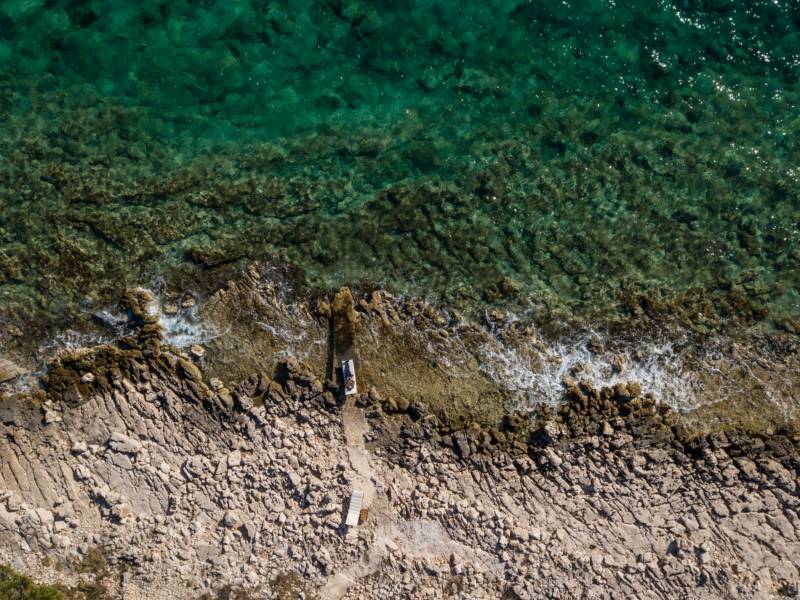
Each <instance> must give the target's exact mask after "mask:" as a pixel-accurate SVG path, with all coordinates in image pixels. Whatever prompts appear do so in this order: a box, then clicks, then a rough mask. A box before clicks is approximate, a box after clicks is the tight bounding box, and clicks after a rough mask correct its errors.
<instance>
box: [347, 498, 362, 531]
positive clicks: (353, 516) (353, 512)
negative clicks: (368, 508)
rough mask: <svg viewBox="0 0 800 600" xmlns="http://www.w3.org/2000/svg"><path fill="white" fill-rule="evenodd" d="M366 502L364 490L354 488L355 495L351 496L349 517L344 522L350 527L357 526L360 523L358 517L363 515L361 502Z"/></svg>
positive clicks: (348, 510)
mask: <svg viewBox="0 0 800 600" xmlns="http://www.w3.org/2000/svg"><path fill="white" fill-rule="evenodd" d="M362 502H364V491H363V490H353V495H352V496H350V506H349V507H348V509H347V518H346V519H345V520H344V524H345V525H347V526H348V527H355V526H356V525H358V519H359V517H360V516H361V503H362Z"/></svg>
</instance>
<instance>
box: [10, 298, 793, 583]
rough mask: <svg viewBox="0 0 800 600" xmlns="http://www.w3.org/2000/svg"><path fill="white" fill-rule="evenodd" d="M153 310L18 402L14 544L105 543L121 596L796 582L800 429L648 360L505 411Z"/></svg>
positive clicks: (28, 553) (23, 565)
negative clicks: (679, 382)
mask: <svg viewBox="0 0 800 600" xmlns="http://www.w3.org/2000/svg"><path fill="white" fill-rule="evenodd" d="M139 298H140V301H141V300H142V299H145V300H146V297H145V296H144V295H142V294H139ZM133 302H137V300H135V299H134V300H133ZM142 314H143V318H142V323H141V324H140V326H139V329H138V330H137V331H136V332H135V333H134V334H133V335H131V336H129V337H128V338H126V340H123V341H122V342H120V343H119V344H117V345H115V346H101V347H98V348H94V349H88V350H80V351H74V352H71V353H64V354H62V356H61V357H60V359H59V361H58V362H57V363H56V364H55V365H54V366H53V369H52V370H51V373H50V377H49V379H48V380H47V382H46V383H47V387H46V390H45V392H40V393H34V394H32V395H31V396H30V397H29V398H28V400H27V402H23V401H22V400H20V399H18V400H16V401H15V402H16V409H15V411H13V412H11V411H5V412H4V415H7V416H4V417H3V420H2V425H0V430H1V431H2V438H0V439H1V440H2V441H0V456H2V463H0V559H1V560H2V561H4V562H9V563H11V564H12V565H13V566H15V567H16V568H18V569H21V570H24V571H26V572H28V573H31V574H34V575H35V576H37V577H38V578H40V579H45V580H54V579H58V580H62V581H63V580H66V581H68V582H69V581H74V580H78V579H80V578H81V577H85V576H84V575H81V574H79V573H77V569H76V568H75V565H76V564H78V563H79V562H80V561H81V559H82V557H85V556H86V555H87V554H89V553H91V552H93V551H94V550H95V549H98V548H99V549H101V550H102V552H103V553H104V555H105V556H107V557H108V560H109V562H110V565H111V567H112V569H111V570H110V573H111V574H110V575H109V583H108V594H109V595H110V596H111V597H119V598H135V597H187V598H191V597H199V596H200V595H201V594H202V593H205V592H212V591H215V590H219V589H221V588H222V587H223V586H226V585H230V586H232V587H233V588H234V589H236V588H242V589H244V590H246V591H248V592H249V593H250V594H252V596H254V597H264V598H270V597H287V596H285V595H284V596H281V594H286V593H287V590H293V593H294V594H297V593H300V592H302V593H305V594H306V597H318V598H398V597H403V598H441V597H460V598H499V597H509V598H511V597H519V598H538V597H574V598H578V597H587V596H589V597H620V596H635V597H665V596H670V597H742V598H748V597H752V598H756V597H759V598H760V597H771V596H778V597H780V596H791V594H793V593H796V582H797V581H798V577H800V572H798V567H797V563H796V560H795V557H796V556H798V555H799V554H800V530H799V529H798V514H799V513H798V511H800V500H799V499H798V493H799V492H800V487H798V481H800V480H799V479H798V467H799V466H800V458H798V450H797V440H796V439H793V438H792V434H791V432H789V431H787V432H784V433H780V432H779V433H777V434H775V435H773V436H769V437H763V438H762V437H757V436H753V435H749V434H748V435H745V434H738V433H736V432H735V431H731V432H729V433H727V434H716V435H712V436H697V435H695V434H694V433H692V432H690V431H688V430H686V429H685V427H684V426H683V424H682V423H683V422H682V420H681V419H679V418H678V417H677V416H676V415H675V414H674V413H672V412H671V411H670V410H669V409H667V408H666V407H664V406H661V405H659V404H657V403H656V402H655V400H654V399H653V398H652V397H642V394H641V390H640V389H639V388H638V387H637V385H636V384H624V385H623V384H619V385H617V386H616V387H614V388H610V387H607V388H601V389H597V388H594V387H592V385H590V384H588V383H586V382H582V381H580V380H575V381H566V382H565V396H566V402H565V403H564V404H563V405H562V406H561V408H560V409H558V410H547V409H541V410H540V411H539V412H538V414H534V415H522V414H508V415H506V417H505V418H504V419H502V421H501V422H500V423H499V424H498V426H497V427H496V428H487V427H485V426H483V425H477V424H475V423H469V422H466V423H465V422H463V420H462V419H447V418H446V417H445V416H444V415H441V414H438V415H437V414H436V413H435V412H433V411H430V410H427V409H426V407H425V406H423V404H422V403H421V402H419V401H416V400H415V402H413V403H409V402H403V399H402V398H389V397H388V394H386V393H384V392H383V391H382V390H381V389H380V388H379V387H377V386H376V387H373V389H369V391H367V389H368V388H367V389H365V390H363V391H364V392H365V393H363V394H362V395H360V396H358V397H357V398H356V399H355V400H354V401H352V400H351V401H350V402H348V403H346V404H344V403H343V399H342V398H341V397H339V396H338V395H337V393H336V392H337V390H336V388H335V387H332V385H330V384H323V383H321V381H320V378H319V376H318V375H317V374H316V373H315V372H314V371H313V370H312V369H311V368H310V367H308V366H307V365H305V364H304V363H303V362H301V361H298V360H296V359H294V360H290V361H287V362H285V363H283V364H282V365H279V368H278V369H276V371H275V372H274V373H273V372H270V371H261V372H258V373H255V374H253V375H252V376H251V377H249V378H247V379H245V380H243V381H242V383H241V384H239V385H232V384H226V382H225V381H223V380H221V379H215V380H213V381H212V380H210V379H207V376H206V375H205V374H204V373H203V371H202V370H201V369H200V368H199V367H198V366H197V365H196V364H194V363H193V362H192V360H191V358H190V357H189V356H188V355H187V356H182V355H181V354H180V353H179V352H178V351H177V350H176V349H174V348H173V349H170V348H169V347H166V346H165V345H163V344H162V343H161V342H162V340H161V337H160V336H161V333H160V331H159V328H158V327H148V325H154V324H153V323H148V320H149V319H148V317H147V315H146V314H145V313H142ZM89 372H91V373H93V374H94V378H86V377H85V375H86V373H89ZM227 386H229V387H227ZM390 400H392V401H391V402H390ZM401 405H402V406H401ZM353 489H362V490H364V491H365V492H366V493H365V499H366V501H365V508H366V509H367V512H366V514H363V513H362V521H363V522H362V523H361V525H359V526H358V527H356V528H353V529H348V528H346V527H345V526H344V525H343V522H344V517H345V514H346V511H347V507H348V502H349V498H350V495H351V493H352V491H353ZM364 519H365V520H364ZM55 563H58V564H61V565H63V566H62V568H61V570H60V571H56V570H55V569H54V567H53V565H54V564H55ZM123 567H124V568H123ZM120 573H124V574H120ZM290 597H294V596H290Z"/></svg>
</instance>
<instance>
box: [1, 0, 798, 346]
mask: <svg viewBox="0 0 800 600" xmlns="http://www.w3.org/2000/svg"><path fill="white" fill-rule="evenodd" d="M465 4H466V5H465ZM798 75H800V3H799V2H797V1H793V2H789V1H769V2H747V3H743V2H734V1H731V2H725V1H717V2H707V3H703V4H702V5H698V4H697V3H688V2H652V1H648V2H626V3H622V2H601V1H594V2H561V1H558V2H556V1H544V2H532V3H522V2H518V1H514V2H511V1H497V0H495V1H489V2H480V3H478V2H471V3H463V2H443V1H438V2H433V1H431V2H410V3H392V2H388V3H387V2H382V3H361V2H335V1H331V2H299V1H298V2H275V3H270V4H269V5H268V6H266V5H262V4H260V3H248V2H231V1H226V2H218V3H213V2H200V3H192V4H189V3H180V2H169V3H166V2H143V3H138V4H136V5H133V4H131V3H114V2H65V1H48V2H42V1H37V0H25V1H19V0H16V1H6V2H0V111H2V113H1V115H0V116H1V117H2V121H0V123H1V124H0V153H2V156H3V160H2V164H0V321H2V322H3V323H17V324H24V325H25V326H26V327H27V328H28V329H27V331H30V332H31V334H32V335H36V333H37V330H36V329H35V327H34V325H33V323H35V325H36V326H37V327H38V328H39V329H40V330H42V331H43V332H44V331H47V330H49V329H52V328H56V329H58V328H61V327H63V325H64V323H69V322H72V321H75V320H79V319H81V318H83V317H82V315H83V314H84V311H85V308H86V307H87V306H89V305H91V304H92V303H94V304H95V305H97V304H102V303H104V302H108V301H110V300H111V299H113V298H114V297H115V295H116V294H118V293H119V291H120V289H121V288H122V287H123V286H125V285H134V284H145V285H153V284H157V285H158V284H163V283H166V284H167V285H169V283H170V282H172V281H174V280H177V279H180V280H181V281H183V282H186V281H188V280H191V281H194V282H197V281H199V280H202V279H203V278H205V277H208V276H209V271H215V270H224V269H225V268H226V266H230V267H231V268H237V266H238V265H239V264H241V263H244V262H246V261H248V260H252V259H259V258H270V257H275V256H276V255H280V256H285V257H286V258H288V259H289V260H291V261H292V262H294V263H295V264H297V265H299V266H300V267H301V268H303V269H304V270H305V272H306V274H307V277H308V279H309V281H310V282H311V283H312V284H314V285H319V286H333V285H338V284H341V283H349V282H354V281H355V282H358V281H368V282H377V283H381V284H383V285H386V286H388V287H390V288H392V289H395V290H398V291H402V292H408V293H415V294H421V295H424V296H427V297H431V298H437V299H439V298H440V299H444V300H446V301H447V302H449V303H453V304H457V305H460V304H465V305H470V306H475V305H480V304H482V303H494V302H499V303H508V302H512V301H514V302H519V301H522V302H525V301H526V299H528V300H530V301H532V302H533V303H534V305H536V306H538V307H540V308H542V307H543V310H544V309H546V310H547V311H549V312H550V313H560V312H563V313H564V314H569V315H576V316H578V317H579V318H584V319H588V320H589V321H591V320H593V319H601V318H606V317H608V316H610V318H623V319H624V318H630V317H634V318H635V317H636V316H637V315H638V314H640V313H641V312H642V311H644V312H645V313H647V312H649V311H650V312H652V311H655V312H656V313H658V312H659V311H661V312H663V311H664V310H666V309H662V308H660V307H659V306H657V304H658V302H660V301H664V300H666V299H669V298H671V297H673V296H674V295H675V294H679V293H681V292H686V290H690V289H694V290H696V291H694V292H692V294H693V295H692V297H691V301H690V302H689V304H690V309H691V311H693V314H694V313H701V314H702V318H701V319H700V320H699V321H700V322H699V323H698V324H697V325H698V327H701V328H702V327H705V326H706V324H708V327H709V328H711V329H713V328H715V327H717V326H719V324H720V323H723V322H725V321H726V320H731V319H736V318H739V317H741V318H742V320H743V321H744V322H746V323H749V322H752V321H754V320H755V321H758V320H760V319H763V318H764V317H765V316H766V315H767V313H769V314H770V316H771V317H774V318H775V319H777V320H782V319H785V317H787V316H792V315H797V313H798V299H797V289H798V284H800V271H799V270H798V264H799V263H800V245H798V240H799V239H800V201H798V197H800V179H799V177H800V170H799V169H800V167H798V165H800V161H798V158H800V151H799V150H798V146H797V143H796V141H795V140H796V139H797V138H798V135H799V134H800V110H798V100H799V99H800V96H799V93H800V84H798ZM87 296H88V299H87ZM643 298H644V299H643ZM654 299H655V300H654ZM654 306H655V308H654ZM790 327H791V326H790ZM4 339H10V338H4Z"/></svg>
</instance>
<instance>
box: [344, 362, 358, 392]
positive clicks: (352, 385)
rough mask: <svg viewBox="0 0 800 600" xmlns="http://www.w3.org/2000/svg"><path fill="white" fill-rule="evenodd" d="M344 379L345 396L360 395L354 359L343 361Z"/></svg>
mask: <svg viewBox="0 0 800 600" xmlns="http://www.w3.org/2000/svg"><path fill="white" fill-rule="evenodd" d="M342 379H344V395H345V396H350V395H351V394H357V393H358V382H357V381H356V365H355V362H354V361H353V359H352V358H351V359H349V360H343V361H342Z"/></svg>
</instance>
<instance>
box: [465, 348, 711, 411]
mask: <svg viewBox="0 0 800 600" xmlns="http://www.w3.org/2000/svg"><path fill="white" fill-rule="evenodd" d="M590 340H591V338H590V337H584V338H581V339H578V340H574V341H570V342H558V343H551V344H544V343H537V344H535V345H525V346H522V347H514V346H512V345H510V344H508V343H506V342H504V341H503V340H501V339H499V338H494V339H493V340H491V341H490V342H488V343H486V344H483V345H482V346H481V347H480V348H479V353H478V354H479V358H480V362H481V364H480V370H481V371H482V372H483V373H484V374H485V375H486V376H487V377H489V378H491V379H492V380H493V381H496V382H497V383H498V384H499V385H500V386H501V387H502V388H504V389H505V390H507V391H509V392H511V393H513V394H515V395H517V396H518V399H519V404H520V408H531V407H533V406H534V405H536V404H539V403H546V404H550V405H554V404H557V403H558V402H559V401H560V399H561V398H562V396H563V392H564V385H563V382H564V380H565V379H567V378H572V379H576V380H582V381H586V382H588V383H590V384H591V385H592V386H594V387H597V388H601V387H603V386H609V387H613V386H614V385H616V384H618V383H627V382H631V381H635V382H638V383H639V384H640V385H641V386H642V392H643V393H648V392H652V393H653V394H654V395H655V397H656V398H657V400H658V401H660V402H665V403H666V404H668V405H669V406H671V407H673V408H676V409H681V410H685V409H690V408H693V407H695V406H697V405H698V403H699V399H700V396H701V392H702V391H703V390H702V383H701V382H700V379H699V376H698V374H697V372H696V371H694V370H689V369H686V368H685V366H684V362H683V357H682V355H681V354H680V353H679V352H677V351H676V350H675V348H674V346H673V344H671V343H664V344H655V343H653V344H642V345H639V346H637V348H636V351H635V353H634V352H631V351H626V352H618V353H613V354H612V353H609V352H595V351H593V350H592V349H591V348H590Z"/></svg>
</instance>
